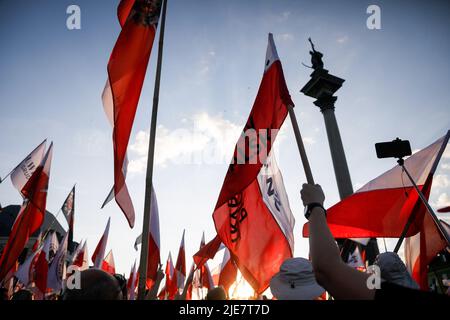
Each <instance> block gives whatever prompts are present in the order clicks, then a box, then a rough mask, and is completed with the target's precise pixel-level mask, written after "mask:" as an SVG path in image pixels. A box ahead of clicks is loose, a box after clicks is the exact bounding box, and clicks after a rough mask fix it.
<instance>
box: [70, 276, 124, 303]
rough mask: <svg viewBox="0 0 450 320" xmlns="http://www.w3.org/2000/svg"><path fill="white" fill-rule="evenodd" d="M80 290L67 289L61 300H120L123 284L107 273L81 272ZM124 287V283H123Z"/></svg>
mask: <svg viewBox="0 0 450 320" xmlns="http://www.w3.org/2000/svg"><path fill="white" fill-rule="evenodd" d="M80 277H81V288H80V289H68V288H66V290H65V291H64V293H63V296H62V300H122V299H123V284H122V283H120V280H118V279H116V278H115V277H114V276H112V275H110V274H109V273H107V272H105V271H102V270H99V269H88V270H83V271H81V274H80ZM125 287H126V282H125Z"/></svg>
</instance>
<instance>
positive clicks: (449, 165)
mask: <svg viewBox="0 0 450 320" xmlns="http://www.w3.org/2000/svg"><path fill="white" fill-rule="evenodd" d="M441 169H443V170H450V163H443V164H442V165H441Z"/></svg>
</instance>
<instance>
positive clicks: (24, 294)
mask: <svg viewBox="0 0 450 320" xmlns="http://www.w3.org/2000/svg"><path fill="white" fill-rule="evenodd" d="M11 300H17V301H19V300H21V301H27V300H33V294H32V293H31V291H30V290H25V289H22V290H19V291H17V292H16V293H14V294H13V296H12V298H11Z"/></svg>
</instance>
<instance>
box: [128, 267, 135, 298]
mask: <svg viewBox="0 0 450 320" xmlns="http://www.w3.org/2000/svg"><path fill="white" fill-rule="evenodd" d="M136 286H137V270H136V260H135V261H134V264H133V267H132V268H131V271H130V277H129V278H128V282H127V291H128V300H131V301H132V300H135V299H136Z"/></svg>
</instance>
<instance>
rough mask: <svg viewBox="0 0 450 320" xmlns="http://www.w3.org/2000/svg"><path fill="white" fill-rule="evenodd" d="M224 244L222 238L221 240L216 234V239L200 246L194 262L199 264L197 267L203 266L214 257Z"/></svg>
mask: <svg viewBox="0 0 450 320" xmlns="http://www.w3.org/2000/svg"><path fill="white" fill-rule="evenodd" d="M222 245H223V244H222V240H220V237H219V236H218V235H216V236H215V237H214V239H212V240H211V241H210V242H208V243H207V244H206V245H204V246H203V247H202V248H200V250H199V251H198V252H197V253H196V254H195V255H194V262H195V264H196V265H197V268H201V266H203V265H204V264H205V263H206V261H208V260H209V259H214V257H215V256H216V253H217V251H219V250H220V247H221V246H222Z"/></svg>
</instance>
